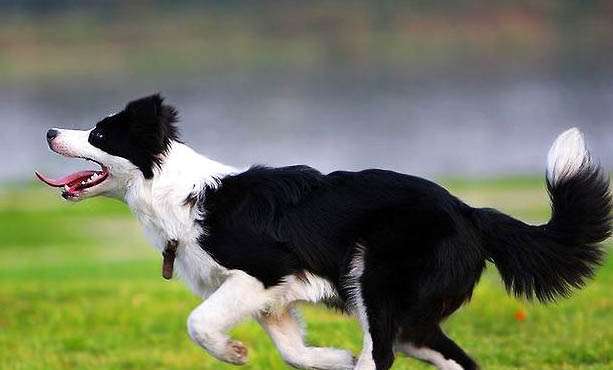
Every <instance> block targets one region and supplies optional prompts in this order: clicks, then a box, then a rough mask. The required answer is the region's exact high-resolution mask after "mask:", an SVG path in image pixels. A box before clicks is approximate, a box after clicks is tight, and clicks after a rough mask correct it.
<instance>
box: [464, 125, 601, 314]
mask: <svg viewBox="0 0 613 370" xmlns="http://www.w3.org/2000/svg"><path fill="white" fill-rule="evenodd" d="M547 190H548V192H549V197H550V199H551V212H552V214H551V220H550V221H549V222H548V223H546V224H544V225H540V226H532V225H527V224H525V223H523V222H521V221H519V220H516V219H514V218H512V217H510V216H507V215H505V214H503V213H500V212H498V211H496V210H493V209H477V210H476V211H475V222H476V225H477V227H478V229H479V230H480V231H481V235H482V242H483V248H484V250H485V252H486V254H487V256H488V259H490V260H491V261H493V262H494V264H495V265H496V267H497V268H498V271H499V272H500V274H501V275H502V279H503V281H504V284H505V286H506V288H507V290H508V291H509V292H513V293H514V294H515V295H516V296H523V297H526V298H528V299H532V298H533V297H536V298H537V299H538V300H539V301H542V302H547V301H553V300H555V298H556V297H558V296H563V297H566V296H568V295H570V293H571V292H572V290H573V289H574V288H580V287H582V286H583V285H584V284H585V280H586V279H587V278H591V277H592V276H593V274H594V268H595V267H596V266H598V265H599V264H600V263H601V262H602V259H603V256H604V251H603V249H602V246H601V245H600V244H599V243H601V242H602V241H604V240H605V239H607V238H608V237H609V236H610V235H611V194H610V192H609V176H608V174H607V173H606V172H605V171H604V170H603V169H602V168H601V167H600V165H599V164H598V163H597V162H595V161H594V160H593V159H592V158H591V157H590V153H589V152H588V150H587V149H586V147H585V143H584V141H583V135H582V134H581V132H580V131H579V130H578V129H576V128H572V129H570V130H568V131H566V132H564V133H562V134H561V135H560V136H559V137H558V138H557V139H556V141H555V142H554V143H553V145H552V147H551V149H550V151H549V155H548V158H547Z"/></svg>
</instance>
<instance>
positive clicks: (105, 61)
mask: <svg viewBox="0 0 613 370" xmlns="http://www.w3.org/2000/svg"><path fill="white" fill-rule="evenodd" d="M612 62H613V3H612V2H610V1H554V0H537V1H533V0H531V1H505V0H497V1H489V2H481V1H472V0H464V1H442V2H441V1H437V2H430V1H409V2H395V1H382V2H378V1H372V2H364V1H334V2H330V1H308V2H300V1H291V2H283V3H278V2H241V1H208V2H201V1H135V2H132V1H130V2H126V1H92V0H89V1H69V0H60V1H45V0H31V1H15V0H11V1H0V112H1V113H2V120H1V121H0V129H1V132H2V135H1V137H2V139H1V140H2V143H1V145H0V157H2V158H7V157H12V158H14V159H15V160H14V161H9V162H8V163H7V162H6V161H5V162H4V163H3V164H2V166H1V167H0V180H10V179H21V178H26V177H27V178H30V177H31V173H32V170H33V169H34V168H40V169H49V170H52V171H51V172H53V170H58V171H59V170H62V171H63V170H64V169H65V168H66V167H67V166H69V165H75V166H78V164H74V163H69V162H67V161H64V160H61V159H59V158H56V157H55V156H52V155H49V153H48V152H47V149H46V146H45V142H44V132H45V129H46V128H48V127H52V126H59V127H74V128H89V127H91V126H92V125H93V124H94V123H95V122H96V121H97V120H98V119H100V118H102V117H104V116H106V115H108V114H110V113H111V112H114V111H118V110H120V109H121V108H122V107H123V106H124V105H125V104H126V103H127V102H128V101H129V100H131V99H133V98H136V97H140V96H143V95H146V94H150V93H152V92H156V91H160V92H162V93H163V94H164V95H165V96H166V97H167V100H168V102H170V103H172V104H174V105H176V106H177V107H178V108H179V111H180V113H181V118H182V120H181V121H182V122H181V127H182V130H183V134H184V138H185V139H186V141H187V142H188V143H189V144H190V145H192V146H193V147H195V148H196V149H198V150H200V151H202V152H204V153H206V154H207V155H209V156H211V157H213V158H215V159H218V160H221V161H223V162H225V163H228V164H232V165H235V166H247V165H249V164H252V163H254V162H257V163H264V164H270V165H284V164H295V163H308V164H311V165H313V166H315V167H317V168H319V169H321V170H323V171H329V170H333V169H337V168H344V169H361V168H365V167H384V168H391V169H396V170H401V171H405V172H411V173H414V174H419V175H425V176H441V175H463V176H466V175H486V176H489V175H500V174H509V173H513V174H517V173H538V174H541V173H543V169H544V159H545V155H546V152H547V149H548V146H549V144H550V143H551V142H552V141H553V139H554V137H555V135H557V134H558V133H559V132H561V131H562V130H564V129H566V128H568V127H572V126H578V127H580V128H582V129H583V130H584V131H585V134H586V135H587V137H588V140H589V142H590V145H591V146H592V148H593V150H594V151H595V152H597V153H598V155H599V157H600V158H601V159H602V161H603V162H604V163H605V164H607V165H610V164H612V163H613V145H611V143H612V142H613V104H612V103H613V84H612V82H613V73H612V71H613V63H612Z"/></svg>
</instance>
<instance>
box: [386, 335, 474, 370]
mask: <svg viewBox="0 0 613 370" xmlns="http://www.w3.org/2000/svg"><path fill="white" fill-rule="evenodd" d="M407 334H408V335H409V336H407ZM401 337H402V338H403V339H401V340H400V341H399V343H398V346H397V349H398V350H400V351H401V352H404V353H405V354H406V355H408V356H411V357H414V358H416V359H419V360H422V361H426V362H429V363H431V364H432V365H434V366H436V367H437V368H439V369H440V370H476V369H478V368H479V367H478V366H477V364H476V363H475V361H473V359H471V358H470V357H469V356H468V355H467V354H466V352H464V351H463V350H462V348H460V346H458V345H457V344H456V343H455V342H454V341H453V340H451V339H450V338H449V337H447V336H446V335H445V333H443V331H442V330H441V328H440V327H439V326H438V325H437V326H436V329H435V330H434V333H433V334H432V335H431V336H429V338H428V339H427V340H426V341H424V343H423V344H420V345H417V344H414V343H413V342H412V341H411V340H410V332H406V333H403V335H402V336H401Z"/></svg>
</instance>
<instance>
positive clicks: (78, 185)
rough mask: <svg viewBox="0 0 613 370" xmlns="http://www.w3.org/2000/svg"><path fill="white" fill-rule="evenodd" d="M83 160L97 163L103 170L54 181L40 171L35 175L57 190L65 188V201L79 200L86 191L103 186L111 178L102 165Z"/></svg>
mask: <svg viewBox="0 0 613 370" xmlns="http://www.w3.org/2000/svg"><path fill="white" fill-rule="evenodd" d="M83 159H85V160H88V161H92V162H95V163H97V164H98V165H100V167H101V170H100V171H94V170H87V171H79V172H75V173H73V174H70V175H66V176H64V177H61V178H59V179H52V178H50V177H47V176H45V175H43V174H41V173H40V172H38V171H36V172H35V174H36V176H37V177H38V178H39V179H40V180H41V181H42V182H44V183H45V184H47V185H49V186H53V187H55V188H62V187H63V188H64V189H63V191H62V197H64V199H71V198H78V197H79V195H81V193H83V192H84V191H85V189H89V188H91V187H94V186H96V185H99V184H101V183H102V182H103V181H104V180H106V179H107V178H108V176H109V171H108V169H107V168H106V166H105V165H103V164H102V163H100V162H97V161H95V160H93V159H90V158H83Z"/></svg>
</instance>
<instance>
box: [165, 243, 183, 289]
mask: <svg viewBox="0 0 613 370" xmlns="http://www.w3.org/2000/svg"><path fill="white" fill-rule="evenodd" d="M178 246H179V242H178V241H176V240H174V239H172V240H169V241H168V242H166V247H164V251H163V252H162V257H164V262H163V264H162V276H163V277H164V279H166V280H170V279H172V269H173V267H174V264H175V256H176V252H177V247H178Z"/></svg>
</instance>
